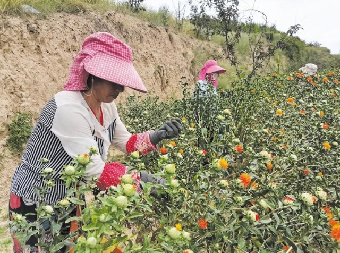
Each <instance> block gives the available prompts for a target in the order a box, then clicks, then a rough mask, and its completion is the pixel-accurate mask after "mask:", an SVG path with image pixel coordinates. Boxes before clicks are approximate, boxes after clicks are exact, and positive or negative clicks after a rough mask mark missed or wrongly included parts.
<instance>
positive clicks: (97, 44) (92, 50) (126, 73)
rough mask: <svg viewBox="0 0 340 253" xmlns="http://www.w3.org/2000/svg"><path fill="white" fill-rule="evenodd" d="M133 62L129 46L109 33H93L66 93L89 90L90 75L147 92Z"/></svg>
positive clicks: (77, 57) (73, 71)
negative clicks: (68, 91) (88, 79)
mask: <svg viewBox="0 0 340 253" xmlns="http://www.w3.org/2000/svg"><path fill="white" fill-rule="evenodd" d="M132 61H133V59H132V50H131V48H130V47H129V46H128V45H126V44H124V43H123V42H121V41H120V40H118V39H116V38H115V37H113V36H112V35H111V34H109V33H106V32H97V33H94V34H92V35H90V36H89V37H87V38H86V39H85V40H84V42H83V45H82V49H81V50H80V52H79V53H78V55H77V56H76V57H75V59H74V61H73V64H72V67H71V71H70V75H69V78H68V80H67V83H66V84H65V86H64V90H73V91H80V90H87V89H88V87H87V78H88V76H89V73H90V74H92V75H94V76H96V77H99V78H101V79H104V80H106V81H110V82H114V83H117V84H120V85H122V86H125V87H129V88H131V89H134V90H138V91H141V92H147V90H146V88H145V86H144V84H143V81H142V79H141V78H140V76H139V74H138V73H137V71H136V69H135V68H134V66H133V63H132Z"/></svg>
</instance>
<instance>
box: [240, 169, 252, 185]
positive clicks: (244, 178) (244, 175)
mask: <svg viewBox="0 0 340 253" xmlns="http://www.w3.org/2000/svg"><path fill="white" fill-rule="evenodd" d="M240 181H241V183H242V184H243V187H244V188H247V187H248V186H249V184H250V181H251V176H250V175H248V174H247V173H242V174H241V175H240Z"/></svg>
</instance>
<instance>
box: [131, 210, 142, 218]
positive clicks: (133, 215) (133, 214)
mask: <svg viewBox="0 0 340 253" xmlns="http://www.w3.org/2000/svg"><path fill="white" fill-rule="evenodd" d="M140 216H144V214H142V213H137V212H135V213H131V214H130V215H129V218H130V219H133V218H136V217H140Z"/></svg>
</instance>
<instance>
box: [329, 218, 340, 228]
mask: <svg viewBox="0 0 340 253" xmlns="http://www.w3.org/2000/svg"><path fill="white" fill-rule="evenodd" d="M329 225H330V226H331V227H334V226H337V225H339V221H337V220H333V219H330V220H329Z"/></svg>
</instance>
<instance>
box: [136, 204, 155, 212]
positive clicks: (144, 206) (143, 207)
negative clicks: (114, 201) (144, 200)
mask: <svg viewBox="0 0 340 253" xmlns="http://www.w3.org/2000/svg"><path fill="white" fill-rule="evenodd" d="M139 207H141V208H142V209H144V210H148V211H149V212H152V210H151V209H150V207H149V206H147V205H143V204H140V205H139Z"/></svg>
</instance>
